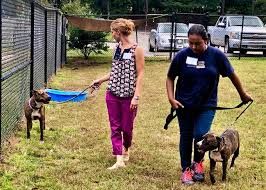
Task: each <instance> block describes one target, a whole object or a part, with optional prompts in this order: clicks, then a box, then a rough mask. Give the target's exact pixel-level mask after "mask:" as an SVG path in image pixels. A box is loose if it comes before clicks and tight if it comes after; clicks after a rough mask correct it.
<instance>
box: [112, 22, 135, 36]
mask: <svg viewBox="0 0 266 190" xmlns="http://www.w3.org/2000/svg"><path fill="white" fill-rule="evenodd" d="M110 28H111V30H114V31H119V32H121V33H122V34H123V35H125V36H128V35H130V34H131V33H132V31H133V30H134V29H135V25H134V22H133V21H132V20H128V19H124V18H118V19H116V20H114V21H113V22H112V23H111V26H110Z"/></svg>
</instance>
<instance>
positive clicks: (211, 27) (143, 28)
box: [81, 13, 266, 59]
mask: <svg viewBox="0 0 266 190" xmlns="http://www.w3.org/2000/svg"><path fill="white" fill-rule="evenodd" d="M90 16H91V17H95V18H100V19H105V17H106V15H102V16H101V17H99V16H96V15H90ZM108 16H109V19H112V20H114V19H116V18H127V19H131V20H134V21H136V23H137V27H136V31H135V33H133V35H132V37H133V39H134V40H135V41H136V42H137V43H138V44H139V45H140V46H142V47H143V48H144V51H145V57H149V58H155V59H171V58H172V57H173V56H174V55H175V53H176V52H178V51H179V50H180V49H182V48H185V47H188V46H189V43H188V37H187V32H188V30H189V28H190V27H191V26H192V25H193V24H202V25H204V26H205V28H206V29H207V32H208V36H209V45H211V46H214V47H216V48H218V49H220V50H221V51H222V52H224V53H226V55H227V56H228V57H230V58H235V59H237V58H240V57H265V56H266V26H265V23H264V22H266V20H265V19H266V17H265V16H264V15H259V16H247V15H229V16H220V15H208V14H195V13H174V14H148V15H108ZM81 17H82V16H81ZM263 21H264V22H263ZM88 43H93V41H90V40H88ZM106 43H107V45H108V46H109V48H110V50H111V49H113V48H114V47H115V42H114V41H113V40H110V38H109V40H108V41H107V42H106ZM108 52H109V54H111V52H112V51H108Z"/></svg>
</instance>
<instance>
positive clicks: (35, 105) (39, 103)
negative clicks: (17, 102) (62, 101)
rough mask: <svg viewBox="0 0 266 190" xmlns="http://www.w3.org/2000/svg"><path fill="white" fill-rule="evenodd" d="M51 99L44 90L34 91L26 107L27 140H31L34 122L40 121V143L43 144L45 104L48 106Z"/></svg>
mask: <svg viewBox="0 0 266 190" xmlns="http://www.w3.org/2000/svg"><path fill="white" fill-rule="evenodd" d="M50 100H51V97H50V96H49V95H48V94H47V93H46V92H45V91H44V90H42V89H41V90H33V91H32V97H31V98H30V99H29V100H27V101H26V103H25V105H24V112H25V117H26V119H27V139H30V130H31V129H32V121H33V120H39V121H40V132H41V135H40V141H41V142H43V130H44V129H45V109H44V104H48V103H49V102H50Z"/></svg>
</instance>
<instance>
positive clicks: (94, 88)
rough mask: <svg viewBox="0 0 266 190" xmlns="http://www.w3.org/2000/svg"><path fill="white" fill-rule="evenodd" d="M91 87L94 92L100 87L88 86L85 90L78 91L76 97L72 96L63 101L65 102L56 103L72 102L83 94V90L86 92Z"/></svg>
mask: <svg viewBox="0 0 266 190" xmlns="http://www.w3.org/2000/svg"><path fill="white" fill-rule="evenodd" d="M89 88H91V89H92V91H91V92H90V93H92V92H94V91H95V90H98V89H99V87H98V86H95V85H90V86H88V87H86V88H85V89H84V90H82V91H81V92H80V93H78V94H77V95H75V96H74V97H72V98H70V99H68V100H65V101H63V102H56V103H55V104H64V103H67V102H70V101H71V100H74V99H75V98H77V97H78V96H79V95H81V94H82V93H83V92H85V91H86V90H88V89H89Z"/></svg>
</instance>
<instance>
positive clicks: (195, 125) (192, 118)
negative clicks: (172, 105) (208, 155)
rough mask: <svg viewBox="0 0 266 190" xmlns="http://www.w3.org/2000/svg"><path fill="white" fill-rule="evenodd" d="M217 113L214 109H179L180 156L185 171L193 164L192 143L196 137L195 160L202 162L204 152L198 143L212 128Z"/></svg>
mask: <svg viewBox="0 0 266 190" xmlns="http://www.w3.org/2000/svg"><path fill="white" fill-rule="evenodd" d="M214 115H215V111H214V110H204V111H199V110H186V109H182V110H178V111H177V117H178V122H179V128H180V144H179V150H180V157H181V167H182V170H183V171H184V170H185V169H186V168H187V167H190V166H191V155H192V145H193V139H194V161H195V162H200V161H201V160H202V159H203V157H204V154H202V153H200V152H199V151H198V150H197V148H196V146H195V145H196V143H197V142H199V141H200V140H202V136H203V135H204V134H206V133H207V132H208V131H209V130H210V128H211V124H212V121H213V118H214Z"/></svg>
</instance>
